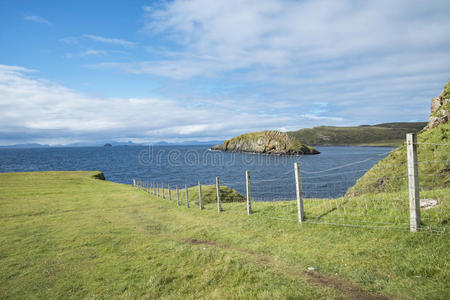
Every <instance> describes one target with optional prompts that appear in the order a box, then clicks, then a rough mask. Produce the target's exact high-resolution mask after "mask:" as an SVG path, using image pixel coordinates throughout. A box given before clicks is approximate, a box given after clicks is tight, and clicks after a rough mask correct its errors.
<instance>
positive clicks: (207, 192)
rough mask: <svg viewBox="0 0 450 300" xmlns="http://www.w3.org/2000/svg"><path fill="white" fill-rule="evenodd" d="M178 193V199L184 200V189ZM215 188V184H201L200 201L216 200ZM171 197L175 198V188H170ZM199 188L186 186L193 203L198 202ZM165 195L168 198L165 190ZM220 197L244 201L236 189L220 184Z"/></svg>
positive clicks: (226, 199)
mask: <svg viewBox="0 0 450 300" xmlns="http://www.w3.org/2000/svg"><path fill="white" fill-rule="evenodd" d="M179 193H180V200H182V201H185V199H186V190H185V189H181V190H180V191H179ZM216 194H217V189H216V186H215V185H202V202H203V203H204V204H206V203H216V202H217V200H216V199H217V196H216ZM171 195H172V199H173V200H175V199H176V192H175V190H173V189H172V190H171ZM198 195H199V190H198V186H193V187H190V188H188V196H189V199H190V201H191V202H192V203H193V204H199V197H198ZM165 197H166V198H169V192H168V191H166V192H165ZM220 197H221V202H243V201H245V198H244V196H242V195H241V194H239V193H238V192H237V191H236V190H233V189H232V188H229V187H227V186H221V187H220Z"/></svg>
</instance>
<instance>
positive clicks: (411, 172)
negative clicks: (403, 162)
mask: <svg viewBox="0 0 450 300" xmlns="http://www.w3.org/2000/svg"><path fill="white" fill-rule="evenodd" d="M406 153H407V157H408V186H409V229H410V231H411V232H416V231H417V230H419V229H420V194H419V172H418V164H417V136H416V134H414V133H408V134H406Z"/></svg>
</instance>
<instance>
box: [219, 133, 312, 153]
mask: <svg viewBox="0 0 450 300" xmlns="http://www.w3.org/2000/svg"><path fill="white" fill-rule="evenodd" d="M211 149H213V150H221V151H232V152H252V153H264V154H319V153H320V152H319V151H317V150H316V149H314V148H313V147H311V146H308V145H305V144H304V143H302V142H301V141H300V140H299V139H297V138H296V137H294V136H291V135H288V134H287V133H285V132H280V131H275V130H266V131H261V132H251V133H245V134H242V135H240V136H237V137H234V138H232V139H230V140H226V141H225V142H224V143H223V144H222V145H216V146H214V147H212V148H211Z"/></svg>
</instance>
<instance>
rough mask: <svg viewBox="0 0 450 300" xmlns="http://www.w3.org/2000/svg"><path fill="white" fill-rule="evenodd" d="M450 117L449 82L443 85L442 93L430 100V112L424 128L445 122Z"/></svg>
mask: <svg viewBox="0 0 450 300" xmlns="http://www.w3.org/2000/svg"><path fill="white" fill-rule="evenodd" d="M449 119H450V83H447V84H446V85H445V88H444V90H443V91H442V93H441V94H440V95H439V96H437V97H434V98H433V99H432V100H431V114H430V117H429V119H428V124H427V126H425V128H424V130H427V129H431V128H434V127H436V126H439V125H441V124H444V123H447V122H448V120H449Z"/></svg>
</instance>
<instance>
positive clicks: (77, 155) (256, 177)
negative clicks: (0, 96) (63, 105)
mask: <svg viewBox="0 0 450 300" xmlns="http://www.w3.org/2000/svg"><path fill="white" fill-rule="evenodd" d="M316 149H318V150H319V151H320V152H321V153H320V154H318V155H303V156H284V155H281V156H278V155H277V156H273V155H261V154H243V153H228V152H227V153H224V152H219V151H210V150H209V146H150V147H149V146H114V147H73V148H69V147H67V148H34V149H7V148H3V149H0V172H25V171H49V170H99V171H102V172H103V173H104V174H105V177H106V179H107V180H110V181H113V182H118V183H124V184H131V183H132V180H133V178H135V179H140V180H145V181H149V182H157V183H160V184H162V183H164V184H170V185H171V186H172V187H174V186H175V185H178V186H179V187H184V186H185V184H188V185H189V186H193V185H197V184H198V182H199V181H201V183H202V184H203V185H211V184H215V181H216V177H217V176H218V177H219V178H220V182H221V184H223V185H227V186H230V187H232V188H234V189H236V190H237V191H238V192H240V193H242V194H245V171H246V170H249V171H250V174H251V184H252V194H253V197H254V198H255V199H256V200H261V201H275V200H278V199H294V198H295V177H294V163H295V162H299V163H300V166H301V177H302V188H303V196H304V197H308V198H310V197H318V198H325V197H332V198H333V197H339V196H342V195H344V194H345V192H346V191H347V189H348V188H349V187H351V186H352V185H354V184H355V182H356V180H357V179H358V178H360V177H361V176H362V175H363V174H364V173H365V172H366V171H367V170H368V169H370V168H371V167H372V166H373V165H374V164H375V163H377V162H378V161H379V160H380V159H382V158H384V157H385V156H386V155H387V154H389V152H390V151H391V150H392V149H393V148H390V147H337V146H336V147H316Z"/></svg>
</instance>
